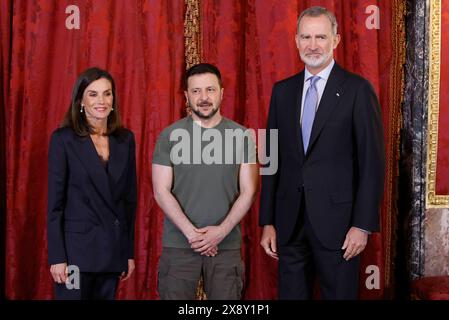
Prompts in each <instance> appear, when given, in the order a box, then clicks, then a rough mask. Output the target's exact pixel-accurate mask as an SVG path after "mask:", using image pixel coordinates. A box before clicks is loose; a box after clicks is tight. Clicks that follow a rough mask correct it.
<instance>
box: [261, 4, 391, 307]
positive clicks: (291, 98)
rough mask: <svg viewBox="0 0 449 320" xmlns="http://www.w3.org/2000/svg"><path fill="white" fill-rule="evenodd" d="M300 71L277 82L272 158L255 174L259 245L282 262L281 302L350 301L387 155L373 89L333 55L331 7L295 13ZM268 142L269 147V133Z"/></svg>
mask: <svg viewBox="0 0 449 320" xmlns="http://www.w3.org/2000/svg"><path fill="white" fill-rule="evenodd" d="M295 40H296V45H297V47H298V50H299V54H300V57H301V59H302V61H303V62H304V63H305V65H306V67H305V70H303V71H302V72H301V73H299V74H296V75H294V76H293V77H290V78H287V79H284V80H282V81H279V82H278V83H276V84H275V85H274V88H273V92H272V97H271V103H270V111H269V115H268V124H267V129H276V130H278V138H279V139H278V147H279V159H278V161H279V163H278V168H279V169H278V171H277V172H276V173H275V174H274V175H266V176H264V177H263V179H262V194H261V202H260V219H259V223H260V225H261V226H263V234H262V239H261V245H262V247H263V248H264V250H265V252H266V253H267V254H268V255H270V256H271V257H273V258H275V259H279V298H280V299H309V298H311V295H312V291H313V286H314V275H315V274H316V275H317V278H318V282H319V284H320V294H321V298H323V299H356V298H357V295H358V277H359V273H358V269H359V263H360V259H359V254H360V253H361V252H362V251H363V250H364V248H365V246H366V243H367V239H368V235H369V233H371V232H375V231H378V230H379V204H380V201H381V198H382V194H383V183H384V172H385V151H384V140H383V129H382V119H381V114H380V107H379V103H378V99H377V97H376V94H375V93H374V91H373V88H372V86H371V85H370V83H369V82H368V81H367V80H365V79H364V78H362V77H360V76H358V75H355V74H352V73H350V72H348V71H346V70H344V69H342V68H341V67H340V66H339V65H338V64H337V63H335V61H334V59H333V50H334V49H335V48H336V47H337V45H338V43H339V41H340V35H339V34H337V22H336V19H335V16H334V14H333V13H332V12H330V11H328V10H326V9H325V8H321V7H312V8H309V9H307V10H305V11H304V12H303V13H302V14H301V15H300V17H299V18H298V26H297V35H296V38H295ZM267 136H268V138H267V142H266V143H267V144H266V145H267V146H270V141H269V137H270V135H267Z"/></svg>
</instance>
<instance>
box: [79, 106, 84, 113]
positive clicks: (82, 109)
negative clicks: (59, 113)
mask: <svg viewBox="0 0 449 320" xmlns="http://www.w3.org/2000/svg"><path fill="white" fill-rule="evenodd" d="M83 111H84V106H83V105H81V109H80V112H81V113H83Z"/></svg>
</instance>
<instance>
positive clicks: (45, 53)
mask: <svg viewBox="0 0 449 320" xmlns="http://www.w3.org/2000/svg"><path fill="white" fill-rule="evenodd" d="M1 5H2V8H1V14H2V26H3V24H6V22H8V21H10V20H11V21H12V26H11V28H12V29H11V30H12V31H11V32H12V33H11V36H12V42H11V57H12V59H11V62H10V69H11V75H10V77H11V79H9V80H8V82H7V83H8V84H9V90H10V92H9V95H7V97H8V98H9V99H8V101H7V109H6V115H7V123H6V143H7V150H8V154H7V157H6V161H7V165H8V170H7V221H6V222H7V229H6V239H7V240H6V266H7V268H6V296H7V298H10V299H34V298H38V299H47V298H51V297H52V282H51V279H50V275H49V267H48V264H47V251H46V250H47V249H46V248H47V247H46V230H45V229H46V206H47V204H46V199H47V150H48V142H49V137H50V134H51V132H52V131H53V130H54V129H55V128H57V127H58V125H59V123H60V121H61V119H62V117H63V114H64V113H65V111H66V109H67V107H68V105H69V101H70V96H71V90H72V86H73V84H74V82H75V79H76V77H77V75H78V74H79V73H80V72H81V71H82V70H84V69H85V68H87V67H89V66H99V67H102V68H106V69H107V70H109V71H110V72H111V73H112V75H113V77H114V79H115V80H116V84H117V93H118V99H119V102H120V111H121V114H122V119H123V121H124V124H125V126H127V127H128V128H130V129H131V130H132V131H133V132H134V133H135V136H136V144H137V166H138V167H137V170H138V186H139V193H138V196H139V205H138V216H137V221H136V226H137V227H136V228H137V229H136V248H137V250H136V261H137V268H136V273H135V275H134V277H132V278H131V279H130V280H129V281H128V282H126V284H124V285H121V286H120V288H119V291H118V297H119V298H131V299H134V298H136V299H150V298H152V299H154V298H156V271H155V270H156V269H155V267H156V263H157V258H158V254H159V253H160V247H161V242H160V241H161V240H160V239H161V223H162V215H161V213H160V212H159V209H158V208H157V205H156V204H155V202H154V200H153V197H152V187H151V156H152V150H153V146H154V143H155V140H156V139H157V136H158V135H159V133H160V131H161V130H162V129H163V128H164V127H166V126H167V125H168V124H169V123H171V122H173V121H175V120H176V119H179V118H180V116H181V112H182V110H183V103H184V102H183V96H182V90H181V86H180V84H181V81H180V80H181V76H182V73H183V70H184V68H185V67H184V39H183V22H184V3H183V1H154V0H147V1H145V0H133V1H130V0H122V1H104V0H95V1H72V0H65V1H56V0H55V1H49V0H33V1H27V0H15V1H14V2H13V8H12V11H10V12H9V11H3V7H6V8H7V4H6V2H5V1H1ZM69 5H77V6H78V7H79V10H80V29H79V30H77V29H73V30H69V29H67V28H66V18H67V17H69V15H70V14H67V13H65V12H66V8H67V7H68V6H69ZM8 13H9V14H10V16H9V17H8ZM1 37H2V44H8V41H7V39H8V33H7V30H4V29H3V28H2V35H1ZM6 53H8V51H7V50H6ZM5 71H6V70H4V71H3V75H4V74H5Z"/></svg>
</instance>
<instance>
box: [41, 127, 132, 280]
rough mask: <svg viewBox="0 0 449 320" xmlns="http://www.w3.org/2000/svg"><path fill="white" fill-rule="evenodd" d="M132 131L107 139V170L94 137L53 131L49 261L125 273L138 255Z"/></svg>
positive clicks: (50, 176)
mask: <svg viewBox="0 0 449 320" xmlns="http://www.w3.org/2000/svg"><path fill="white" fill-rule="evenodd" d="M136 189H137V187H136V160H135V142H134V135H133V133H132V132H131V131H129V130H126V129H123V130H122V131H121V134H120V135H119V134H112V135H110V136H109V161H108V172H106V169H105V168H104V167H103V165H102V164H101V161H100V158H99V156H98V154H97V152H96V149H95V145H94V144H93V141H92V139H91V138H90V136H87V137H80V136H78V135H77V134H75V132H74V131H73V130H72V129H71V128H60V129H57V130H55V131H54V132H53V134H52V136H51V141H50V149H49V154H48V216H47V236H48V261H49V263H50V264H57V263H63V262H66V263H67V264H68V265H76V266H78V268H79V269H80V271H81V272H122V271H127V269H128V259H132V258H133V257H134V221H135V211H136V204H137V190H136Z"/></svg>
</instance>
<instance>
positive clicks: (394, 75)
mask: <svg viewBox="0 0 449 320" xmlns="http://www.w3.org/2000/svg"><path fill="white" fill-rule="evenodd" d="M405 15H406V1H405V0H395V1H392V22H391V23H392V30H391V32H392V39H396V40H394V41H392V60H391V72H390V87H389V105H390V110H389V111H390V112H389V119H390V121H391V124H390V126H389V132H388V139H389V146H390V150H389V155H390V157H389V159H388V162H387V163H388V170H387V173H388V176H387V177H386V190H385V191H386V192H385V193H384V195H385V204H386V208H385V210H386V215H387V217H386V219H385V220H386V225H385V273H384V280H385V290H386V295H387V296H390V297H392V296H393V295H394V292H393V290H394V289H393V288H394V286H393V283H392V278H391V266H392V263H391V259H392V257H394V255H395V249H394V248H395V247H394V243H395V240H393V239H392V238H395V237H396V235H395V229H394V227H395V226H396V223H397V221H396V216H397V211H398V208H397V205H396V203H397V198H398V185H397V177H398V176H399V166H398V163H399V157H400V130H401V125H402V113H401V105H402V103H403V99H404V95H403V92H404V68H403V66H404V64H405V58H406V43H405V38H406V37H405V33H406V32H405Z"/></svg>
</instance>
